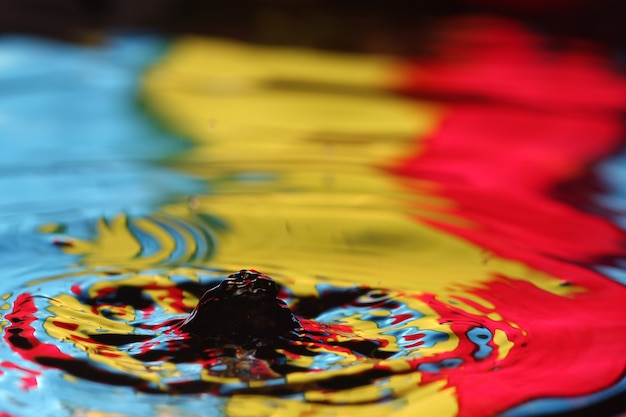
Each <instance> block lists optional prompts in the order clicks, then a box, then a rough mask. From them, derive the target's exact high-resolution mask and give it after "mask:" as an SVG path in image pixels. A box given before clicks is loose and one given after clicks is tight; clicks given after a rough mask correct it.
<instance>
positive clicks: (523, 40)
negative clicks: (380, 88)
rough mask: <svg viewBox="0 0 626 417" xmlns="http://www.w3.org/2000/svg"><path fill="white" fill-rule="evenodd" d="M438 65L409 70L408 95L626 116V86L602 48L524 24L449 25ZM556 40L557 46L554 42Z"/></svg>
mask: <svg viewBox="0 0 626 417" xmlns="http://www.w3.org/2000/svg"><path fill="white" fill-rule="evenodd" d="M438 33H439V35H438V36H435V39H434V42H433V47H432V50H431V52H432V58H431V59H426V60H420V61H419V62H412V63H409V64H408V65H406V67H405V68H403V69H402V70H401V71H402V73H403V75H402V76H401V77H402V82H401V86H400V88H401V90H402V91H404V92H410V93H416V94H425V93H431V94H438V95H449V96H454V97H466V98H474V99H482V100H488V101H498V103H499V104H500V105H503V104H508V103H514V104H519V105H522V106H527V107H529V108H535V109H541V110H547V111H550V112H554V111H563V110H569V111H577V112H582V113H583V114H585V115H586V114H589V113H591V112H597V111H602V110H617V111H621V110H622V109H623V108H624V103H626V84H625V83H624V80H623V78H622V77H620V75H619V74H618V73H616V72H614V71H611V70H610V65H611V63H610V60H609V59H608V58H607V57H605V56H603V55H602V53H601V52H602V47H600V46H598V45H595V44H592V43H590V42H585V41H582V40H580V39H569V40H565V39H559V45H558V48H559V49H558V51H555V45H554V42H550V41H549V39H547V38H546V37H544V36H541V35H539V34H537V33H534V32H532V31H530V30H528V29H526V28H525V27H524V26H523V25H522V24H521V23H519V22H515V21H512V20H507V19H503V18H498V17H491V16H473V17H461V18H458V19H454V20H452V21H450V22H449V24H448V25H442V26H441V27H440V28H439V32H438ZM553 41H554V40H553Z"/></svg>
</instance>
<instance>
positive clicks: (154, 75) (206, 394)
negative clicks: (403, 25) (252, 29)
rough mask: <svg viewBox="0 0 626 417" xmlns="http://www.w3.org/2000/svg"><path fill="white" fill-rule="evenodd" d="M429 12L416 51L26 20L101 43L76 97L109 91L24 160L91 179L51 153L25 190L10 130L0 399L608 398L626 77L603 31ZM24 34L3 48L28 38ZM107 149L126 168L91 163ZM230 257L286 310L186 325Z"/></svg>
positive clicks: (241, 406) (617, 375) (620, 298)
mask: <svg viewBox="0 0 626 417" xmlns="http://www.w3.org/2000/svg"><path fill="white" fill-rule="evenodd" d="M440 36H441V40H440V41H439V42H438V43H435V44H434V45H435V46H436V51H435V53H434V54H433V55H432V56H431V57H430V58H428V59H426V58H423V59H421V60H417V59H416V60H413V61H411V60H400V59H398V58H392V57H385V56H365V55H350V54H338V53H329V52H320V51H310V50H298V49H288V48H276V47H262V46H253V45H247V44H243V43H237V42H233V41H227V40H221V39H209V38H191V37H190V38H180V39H176V40H174V41H172V42H171V44H169V45H168V47H167V48H163V47H162V44H161V43H159V42H157V41H155V40H150V39H143V40H137V39H134V40H124V39H121V40H119V41H117V42H113V43H111V44H110V45H108V46H106V47H103V48H100V49H96V50H88V49H84V48H79V47H69V46H63V47H61V46H59V45H49V44H45V43H40V42H36V41H25V40H18V41H16V42H17V43H18V45H17V46H21V45H20V42H22V43H23V42H26V43H27V44H28V45H30V46H32V47H33V48H36V49H35V52H33V55H32V56H37V55H36V53H37V51H39V50H43V51H45V52H46V53H50V54H59V53H61V52H62V53H64V54H66V57H67V59H64V60H58V61H55V62H60V63H61V62H62V63H63V64H62V65H63V66H64V67H63V68H60V69H59V71H60V72H62V73H63V74H66V73H67V72H68V68H69V69H73V70H75V71H79V70H80V69H81V68H84V67H83V66H84V65H86V64H89V63H91V64H92V65H95V66H96V67H97V68H98V71H102V75H101V77H97V76H94V77H95V78H94V82H96V81H97V82H96V87H94V86H93V85H92V82H91V81H90V80H91V78H90V77H89V78H88V81H89V82H87V81H85V84H84V85H83V84H80V83H76V82H71V83H70V84H71V85H72V86H74V87H75V88H77V90H80V91H77V93H76V94H77V97H79V98H81V99H80V100H75V101H72V100H70V102H72V103H75V104H76V103H81V102H82V103H91V102H93V101H94V100H97V101H98V103H99V104H98V106H103V108H98V107H96V110H93V108H92V107H89V106H87V105H85V106H81V105H79V104H77V108H76V110H75V112H76V113H75V112H73V111H71V110H70V111H69V113H68V112H60V115H59V117H60V120H62V121H65V123H67V124H68V125H71V124H72V122H75V123H76V120H78V118H79V117H81V115H82V114H83V112H87V113H88V111H87V110H84V109H90V108H91V109H92V110H89V111H93V113H89V114H91V115H92V116H93V117H96V116H97V119H98V121H99V122H100V124H97V125H96V127H95V128H94V129H93V131H90V130H86V131H84V132H79V133H78V134H76V132H75V131H74V130H73V129H70V128H68V127H65V128H63V127H58V129H60V130H61V131H62V132H67V135H69V137H70V138H72V137H75V138H76V142H77V145H76V146H78V148H77V147H75V146H71V145H67V143H68V142H64V141H66V140H68V139H65V138H64V139H59V138H58V137H57V136H55V137H56V139H55V140H57V141H59V142H55V146H51V147H50V148H51V149H53V150H54V151H55V152H57V153H52V151H50V152H49V153H46V154H45V155H43V156H41V157H40V158H41V159H38V158H39V157H38V158H35V159H26V160H27V161H31V162H29V163H30V164H31V165H30V166H31V167H35V168H38V169H41V170H42V172H44V173H48V172H49V171H48V170H49V168H47V166H45V165H43V164H44V163H47V162H49V161H53V162H54V163H55V164H58V166H65V165H69V167H75V166H76V165H75V164H76V163H77V161H81V163H85V164H87V165H88V166H89V167H90V168H92V169H93V170H94V172H95V173H94V174H90V173H89V172H87V173H86V174H85V175H84V179H82V180H83V181H86V183H85V184H86V186H85V188H83V187H81V179H76V175H75V174H74V172H75V171H74V169H75V168H67V171H64V170H63V168H61V169H59V170H60V172H61V173H62V174H63V175H61V176H60V178H58V180H57V181H58V182H55V180H54V179H53V180H50V179H48V178H46V176H47V175H46V174H42V175H41V177H43V178H41V177H40V178H38V179H37V181H36V182H37V183H38V184H39V187H41V188H42V190H41V191H38V192H36V193H35V192H34V190H33V187H32V186H29V185H28V184H29V182H28V181H27V180H25V179H23V178H22V176H20V174H19V172H24V175H27V174H32V171H33V168H30V169H29V168H28V167H26V168H24V171H19V170H18V171H17V172H18V174H15V173H14V169H13V168H12V167H13V166H15V165H16V162H15V161H18V160H19V158H18V156H19V155H20V152H26V153H27V154H28V152H29V149H30V148H28V147H27V145H24V142H21V141H17V139H16V140H15V141H14V142H9V141H7V149H9V150H10V152H9V153H8V154H5V155H8V156H5V157H4V159H5V160H6V166H7V167H8V168H7V172H8V173H9V174H8V175H7V176H6V177H5V178H6V179H7V180H6V184H10V186H9V185H7V186H6V187H9V188H7V189H6V191H5V192H3V194H8V195H11V198H12V199H13V202H12V203H11V204H13V206H15V207H18V209H15V210H12V209H5V210H2V211H3V212H4V213H8V214H6V217H3V219H4V220H2V223H1V225H2V232H3V234H4V236H5V239H4V241H5V242H9V241H16V242H17V244H10V243H4V246H6V250H5V251H4V253H5V254H6V255H3V257H2V258H1V259H3V263H4V265H3V266H0V268H2V271H3V273H5V276H6V277H7V278H6V279H5V280H3V283H2V284H1V287H0V294H3V295H1V298H2V302H3V304H2V305H1V306H0V308H1V309H2V322H0V329H1V330H2V337H3V344H2V345H0V388H1V391H0V396H1V397H0V398H1V399H2V401H1V402H0V415H2V413H6V414H8V415H10V416H30V415H38V416H40V415H55V416H59V415H68V416H69V415H85V416H90V415H107V416H113V415H115V416H118V415H124V416H126V415H128V416H135V415H136V416H139V415H149V414H154V415H168V416H169V415H211V416H213V415H215V416H221V415H227V416H233V417H236V416H270V415H281V416H304V415H308V416H318V415H319V416H322V415H337V416H340V415H348V414H353V413H362V414H365V415H368V416H376V415H389V414H391V415H398V416H403V415H407V416H413V415H416V413H424V414H427V415H437V416H457V415H458V416H492V415H503V416H525V415H547V414H555V413H561V414H563V415H586V414H592V415H617V414H618V413H619V412H620V411H623V408H624V404H623V399H621V398H622V396H623V393H624V390H625V389H626V382H625V381H626V380H625V379H624V371H625V369H626V361H625V358H624V355H623V352H624V350H625V348H626V339H624V337H623V334H624V330H626V329H625V328H624V327H625V324H624V323H625V322H624V318H626V307H624V299H625V296H626V289H625V288H624V285H623V277H624V274H623V269H622V267H623V257H624V247H625V246H624V243H626V242H625V239H624V238H625V235H624V231H623V225H622V223H623V222H622V220H623V219H622V218H621V217H620V215H619V214H617V213H616V211H617V210H618V209H619V207H620V202H621V200H622V194H623V187H622V186H621V184H620V183H619V181H616V180H615V178H619V176H620V175H623V172H622V170H621V168H620V166H621V164H620V162H619V161H620V160H621V158H622V156H621V154H620V153H618V152H617V150H618V149H619V148H620V147H621V146H622V141H623V138H624V124H623V121H622V119H621V112H622V111H623V104H624V103H625V102H626V82H625V81H624V79H623V77H620V76H619V75H618V74H617V73H615V72H613V71H612V70H611V69H610V63H609V62H608V61H606V60H604V59H603V58H602V55H601V54H599V53H598V52H597V51H596V50H594V49H592V48H590V47H581V46H580V45H577V44H573V45H571V46H569V47H567V48H564V49H563V50H561V51H554V50H549V49H547V48H546V46H545V45H544V44H543V43H544V40H543V39H542V37H541V36H539V35H537V34H533V33H531V32H530V31H528V30H527V29H526V28H524V27H522V26H520V25H518V24H516V23H513V22H509V21H506V20H496V19H492V18H472V19H465V20H457V21H452V22H451V23H450V24H449V25H448V26H443V27H442V28H441V33H440ZM22 45H23V44H22ZM17 46H15V45H14V46H12V44H8V45H4V46H2V47H3V48H4V50H5V51H8V52H7V54H8V56H9V57H11V56H15V57H22V56H26V57H29V56H31V55H29V53H18V52H17V50H16V49H15V50H13V51H14V52H11V51H12V49H11V48H17ZM59 48H60V49H59ZM0 50H1V48H0ZM130 50H132V51H133V52H132V53H130V52H129V54H130V55H129V56H133V57H134V58H133V60H132V62H131V61H129V60H130V58H129V57H127V55H125V53H126V52H125V51H130ZM137 51H143V52H142V53H143V55H140V57H138V56H137V55H136V53H137ZM146 51H149V52H146ZM11 54H13V55H11ZM64 57H65V56H64ZM13 59H17V58H13ZM20 59H26V58H20ZM94 59H95V61H94ZM72 60H75V61H76V62H75V64H72ZM10 61H11V60H9V62H10ZM99 62H102V63H106V65H98V63H99ZM113 63H115V65H114V64H113ZM15 65H17V64H15ZM21 65H26V64H21ZM60 65H61V64H60ZM73 65H75V66H73ZM10 68H11V67H10V65H9V69H8V70H6V73H7V74H8V75H7V77H9V76H13V75H12V74H13V72H12V71H11V69H10ZM15 68H18V67H17V66H16V67H15ZM20 68H21V66H20ZM145 68H147V69H145ZM144 69H145V71H144ZM1 71H2V70H1V69H0V72H1ZM47 71H52V70H51V69H47ZM70 72H71V71H70ZM46 74H50V73H49V72H48V73H46ZM64 76H65V75H64ZM60 79H61V78H59V77H58V76H56V77H51V78H50V80H51V81H50V82H49V83H47V84H46V85H47V86H48V87H50V88H52V87H54V86H56V85H58V84H57V83H59V82H60V81H59V80H60ZM107 80H109V81H108V82H109V84H107ZM110 80H118V81H117V82H113V81H110ZM120 80H121V81H120ZM581 80H585V82H584V83H582V82H581ZM66 82H68V81H66ZM100 83H103V84H102V85H104V84H106V85H105V86H104V87H102V88H100V87H99V86H100V85H101V84H100ZM79 87H81V88H80V89H79ZM37 91H38V92H41V90H37ZM54 91H57V92H58V91H59V90H54ZM61 91H63V92H66V90H65V89H63V88H61ZM41 94H42V97H44V98H43V99H42V100H44V101H43V102H41V101H32V102H27V103H26V104H23V105H22V107H20V106H19V105H18V104H15V103H13V102H12V101H11V99H10V98H9V99H5V102H6V104H5V105H6V107H7V109H10V110H11V111H13V112H14V113H13V114H14V115H15V116H14V117H15V120H16V121H14V122H12V123H13V124H11V123H8V124H5V125H0V128H3V126H9V127H7V128H6V129H5V131H6V132H7V137H17V136H15V135H16V134H15V133H12V135H13V136H11V132H15V131H19V130H18V129H17V128H18V127H20V126H22V125H23V124H24V123H25V122H24V120H25V119H24V118H25V117H26V116H27V115H28V114H27V113H25V112H26V111H33V107H32V106H33V105H34V104H33V103H39V105H41V107H42V108H44V109H48V108H50V107H51V105H50V104H48V102H46V101H45V100H50V102H54V103H56V102H58V101H59V100H61V99H56V98H53V97H50V96H48V95H45V94H43V92H41ZM17 96H19V97H20V99H22V100H25V99H24V98H23V97H22V96H23V95H21V94H19V95H17V94H16V97H17ZM138 98H139V99H140V101H141V104H142V109H141V110H140V109H139V105H138V103H136V102H134V101H135V100H138ZM31 100H34V99H31ZM107 100H111V103H110V104H106V103H107ZM131 103H134V105H131ZM106 109H108V111H104V110H106ZM20 111H22V112H21V113H20ZM17 115H22V117H23V118H22V119H20V118H19V117H17ZM55 120H57V121H58V119H55ZM88 121H91V119H88ZM151 123H153V124H154V126H153V125H151ZM157 123H158V124H159V126H162V127H163V128H162V129H164V130H166V131H164V130H159V129H157V128H156V127H155V126H156V124H157ZM80 125H81V126H82V124H80ZM91 125H92V124H91V123H86V124H85V125H84V126H91ZM10 126H13V128H11V127H10ZM52 126H57V124H56V123H53V124H52ZM102 126H114V127H115V128H114V129H113V130H111V131H108V130H107V131H104V132H103V131H102ZM27 132H28V130H27ZM33 135H34V136H33V139H32V141H33V142H37V143H39V141H41V140H43V139H40V138H39V136H37V135H42V137H46V138H47V137H48V136H46V135H47V133H45V132H43V133H42V132H39V133H37V135H36V134H35V133H33ZM73 135H75V136H73ZM86 138H89V139H90V140H91V141H93V144H94V145H93V147H92V146H89V147H87V146H85V148H84V149H82V148H80V145H79V144H81V143H83V142H82V141H84V140H87V139H86ZM181 138H184V140H185V141H186V143H190V144H191V145H190V146H185V145H184V143H182V142H183V141H182V139H181ZM589 138H593V140H590V139H589ZM51 140H53V139H51ZM116 141H119V142H116ZM32 146H35V145H32ZM37 146H39V145H37ZM60 146H63V148H60ZM72 151H74V152H76V154H75V157H74V158H72V153H71V152H72ZM68 155H69V156H68ZM63 158H67V159H63ZM86 158H87V159H86ZM89 158H93V159H89ZM102 161H107V163H110V164H115V163H117V162H118V161H121V162H123V163H125V164H122V165H123V167H122V168H120V167H117V168H115V167H114V168H111V169H110V170H111V171H113V172H114V173H116V174H119V173H123V172H126V171H125V169H127V171H128V172H129V173H132V175H127V176H124V175H122V176H120V177H107V181H108V182H106V181H105V184H104V185H103V184H102V183H100V181H101V180H100V177H99V175H101V174H102V175H104V174H106V173H108V169H109V166H110V165H107V164H105V163H104V162H102ZM11 164H13V165H11ZM124 167H125V168H124ZM53 172H55V171H53ZM57 172H58V171H57ZM96 173H97V174H96ZM79 176H80V175H79ZM592 176H593V177H595V179H596V181H598V182H600V183H601V184H603V185H604V186H605V189H604V191H602V192H595V190H593V189H590V188H588V187H586V185H585V181H589V180H590V179H591V178H592ZM81 178H82V177H81ZM45 184H49V186H47V185H45ZM22 189H23V190H22ZM85 189H88V190H94V191H93V192H94V193H95V194H93V195H92V194H85V191H84V190H85ZM31 192H32V193H33V195H37V196H38V198H39V199H38V200H37V199H33V198H32V197H30V194H29V193H31ZM57 195H60V196H61V197H65V198H60V199H58V198H56V196H57ZM4 246H3V247H4ZM34 253H36V254H37V256H34V255H33V254H34ZM0 256H2V255H0ZM32 258H35V259H32ZM5 259H6V261H5ZM244 268H245V269H255V270H259V271H262V272H263V273H265V274H267V275H269V276H271V277H272V278H273V279H274V280H275V281H276V283H277V285H278V289H279V292H278V297H279V298H280V299H281V300H282V301H283V302H284V303H286V305H287V306H288V307H289V308H290V309H291V310H292V312H293V313H294V314H295V316H296V317H297V318H298V321H299V327H298V328H297V329H295V330H294V331H293V332H291V333H289V334H287V333H285V334H282V335H281V336H278V337H272V338H268V339H267V340H263V341H262V342H258V343H255V344H253V345H247V344H241V343H234V342H232V341H223V342H222V341H221V340H220V339H215V340H213V341H212V342H210V343H209V342H206V341H202V342H199V341H198V340H197V339H194V338H193V337H191V336H190V335H188V334H185V333H184V332H182V333H181V332H180V327H179V324H180V322H181V321H182V320H184V319H185V318H186V317H187V316H188V315H189V313H190V312H191V311H192V310H193V308H194V306H195V305H196V304H197V302H198V300H199V299H200V297H201V296H202V294H203V293H204V292H205V291H207V290H209V289H210V288H213V287H215V286H216V285H218V284H219V283H220V282H221V281H222V280H223V279H224V278H225V277H226V276H227V275H229V274H231V273H233V272H235V271H238V270H240V269H244ZM247 302H248V301H246V300H245V299H242V303H244V304H242V309H245V308H247V307H248V306H247V304H245V303H247ZM214 320H216V321H219V322H224V323H226V324H228V323H229V321H231V320H233V318H232V317H215V318H214Z"/></svg>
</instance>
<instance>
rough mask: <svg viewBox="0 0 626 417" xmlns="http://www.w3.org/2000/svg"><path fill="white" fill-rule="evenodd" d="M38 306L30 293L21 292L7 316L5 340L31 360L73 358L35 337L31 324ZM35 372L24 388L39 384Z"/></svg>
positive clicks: (25, 382) (22, 355) (15, 350)
mask: <svg viewBox="0 0 626 417" xmlns="http://www.w3.org/2000/svg"><path fill="white" fill-rule="evenodd" d="M36 312H37V307H36V306H35V302H34V301H33V297H32V295H31V294H29V293H24V294H20V295H19V296H18V297H17V299H16V300H15V302H14V304H13V310H12V311H11V312H10V313H8V314H7V315H6V316H5V318H6V319H7V320H8V321H9V322H10V323H11V324H10V325H9V326H8V327H7V328H6V331H5V332H4V340H5V341H6V343H7V344H8V345H9V346H11V348H12V349H13V351H14V352H17V353H18V354H19V355H20V356H21V357H23V358H24V359H26V360H28V361H30V362H36V363H37V362H39V361H38V358H55V359H62V360H72V357H71V356H69V355H66V354H65V353H63V352H61V351H60V350H59V348H58V347H56V346H55V345H53V344H50V343H44V342H41V341H39V340H38V339H37V337H35V329H34V328H33V327H32V326H31V324H32V323H33V322H34V321H35V320H36V319H37V318H36V317H35V313H36ZM35 377H36V375H35V374H33V375H31V377H29V378H28V379H26V380H24V384H25V385H24V388H25V389H30V388H33V387H35V386H36V385H37V381H36V379H35Z"/></svg>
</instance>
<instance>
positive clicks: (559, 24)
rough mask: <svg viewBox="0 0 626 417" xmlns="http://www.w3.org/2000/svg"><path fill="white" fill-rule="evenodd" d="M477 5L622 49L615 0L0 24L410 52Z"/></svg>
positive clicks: (42, 7)
mask: <svg viewBox="0 0 626 417" xmlns="http://www.w3.org/2000/svg"><path fill="white" fill-rule="evenodd" d="M501 3H505V4H501ZM485 13H486V14H498V15H503V16H509V17H513V18H515V19H518V20H523V21H525V22H527V23H529V24H530V25H531V26H532V27H533V28H535V29H536V30H539V31H541V32H544V33H547V34H551V35H554V37H555V39H558V38H560V37H562V38H571V37H577V38H583V39H591V40H594V41H597V42H599V43H601V44H604V45H606V46H607V47H608V48H609V49H610V50H612V51H617V52H616V53H618V54H620V55H624V53H623V51H624V50H625V45H626V1H623V0H595V1H594V0H543V1H542V0H509V1H506V2H502V1H498V0H438V1H436V2H420V1H417V0H411V1H406V0H389V1H381V0H378V1H371V0H361V1H355V0H340V1H337V0H263V1H259V0H257V1H255V0H246V1H244V0H0V34H1V33H26V34H36V35H42V36H46V37H52V38H58V39H63V40H68V41H72V42H81V43H97V42H99V41H101V40H102V39H104V37H105V35H106V33H107V32H109V31H112V30H113V31H120V30H123V31H151V32H154V31H156V32H160V33H165V34H206V35H216V36H224V37H229V38H235V39H241V40H246V41H251V42H257V43H267V44H286V45H301V46H309V47H315V48H324V49H335V50H350V51H362V52H384V53H393V54H399V55H417V54H421V53H423V52H424V51H423V50H422V49H421V48H422V46H423V45H427V44H428V37H429V34H430V33H431V29H432V28H433V27H435V26H436V25H437V22H438V21H439V20H440V19H442V18H446V17H449V16H454V15H459V14H485ZM620 51H622V52H620ZM622 60H626V58H624V59H622Z"/></svg>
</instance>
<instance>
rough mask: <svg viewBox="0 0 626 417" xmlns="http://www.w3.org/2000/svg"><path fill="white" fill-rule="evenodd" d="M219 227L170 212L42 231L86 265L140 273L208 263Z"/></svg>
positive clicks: (205, 218) (207, 218) (49, 227)
mask: <svg viewBox="0 0 626 417" xmlns="http://www.w3.org/2000/svg"><path fill="white" fill-rule="evenodd" d="M215 227H217V228H219V227H220V226H219V223H218V222H217V221H215V220H213V219H211V217H210V216H191V217H189V218H188V219H183V218H177V217H174V216H171V215H167V214H155V215H151V216H144V217H139V216H137V217H128V216H126V215H124V214H120V215H118V216H115V217H113V218H111V219H107V218H101V219H99V220H98V221H97V222H96V223H95V225H94V224H92V223H88V224H84V223H82V224H69V225H64V224H49V225H45V226H43V227H42V228H41V230H42V231H43V232H47V233H50V234H52V238H53V243H54V244H55V245H57V246H60V247H62V249H63V251H64V252H65V253H67V254H68V255H76V256H78V258H79V263H80V264H81V265H83V266H89V267H102V266H107V267H112V266H113V267H114V266H122V265H123V266H124V267H126V268H131V269H141V268H147V267H153V266H163V265H181V264H190V263H199V262H203V261H205V260H207V259H208V258H209V257H210V255H211V254H212V253H213V251H214V247H215V238H214V232H213V229H214V228H215ZM61 232H63V233H61ZM70 235H71V236H72V237H69V236H70ZM76 236H84V238H78V237H76Z"/></svg>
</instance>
